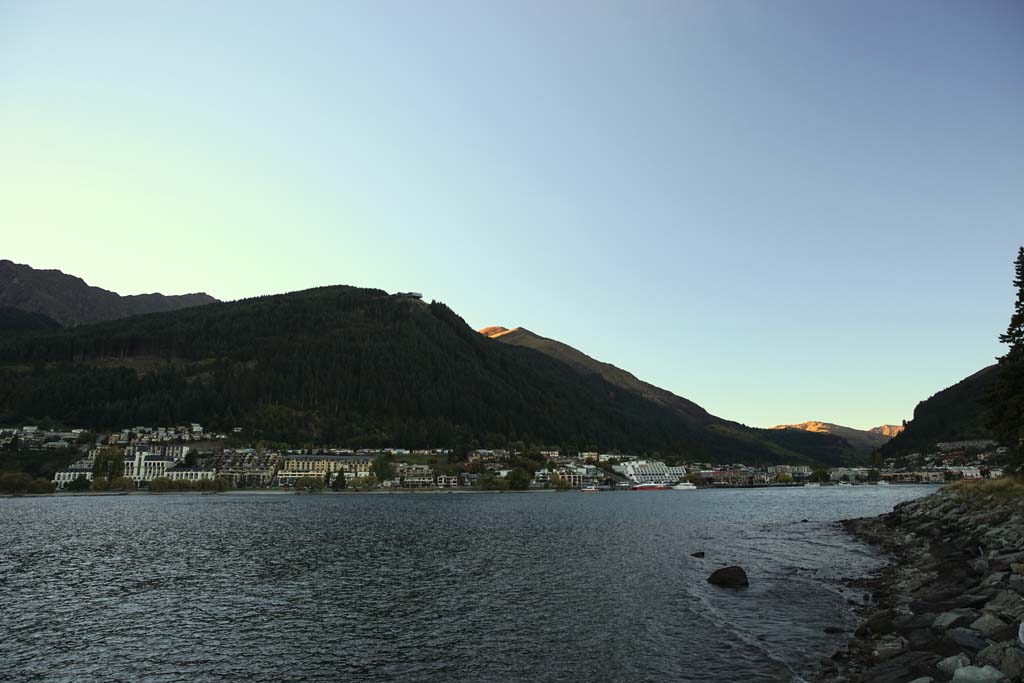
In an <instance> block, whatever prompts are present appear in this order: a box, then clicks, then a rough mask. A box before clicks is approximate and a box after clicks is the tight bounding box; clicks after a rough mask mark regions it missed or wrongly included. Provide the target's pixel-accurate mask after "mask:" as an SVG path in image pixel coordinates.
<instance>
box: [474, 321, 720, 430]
mask: <svg viewBox="0 0 1024 683" xmlns="http://www.w3.org/2000/svg"><path fill="white" fill-rule="evenodd" d="M480 334H482V335H484V336H485V337H488V338H490V339H497V340H499V341H501V342H502V343H504V344H511V345H513V346H523V347H526V348H529V349H535V350H537V351H540V352H541V353H544V354H545V355H548V356H551V357H552V358H557V359H558V360H560V361H562V362H563V363H567V364H568V365H570V366H572V367H573V368H574V369H575V370H576V371H578V372H580V373H582V374H595V375H599V376H601V377H602V378H604V379H605V380H606V381H608V382H609V383H610V384H614V385H615V386H617V387H621V388H622V389H625V390H626V391H629V392H631V393H634V394H636V395H638V396H643V397H644V398H646V399H648V400H650V401H654V402H655V403H658V404H661V405H663V406H666V407H668V408H671V409H672V410H674V411H675V412H677V413H679V414H680V415H681V416H683V417H685V418H687V419H689V420H692V421H693V422H695V423H697V424H702V425H707V424H712V423H714V422H721V421H722V420H720V419H719V418H717V417H715V416H713V415H711V414H710V413H708V411H706V410H704V408H702V407H700V406H699V405H697V404H696V403H694V402H693V401H690V400H688V399H685V398H683V397H682V396H677V395H676V394H673V393H672V392H671V391H666V390H665V389H662V388H660V387H656V386H654V385H653V384H649V383H647V382H644V381H643V380H640V379H637V377H636V376H634V375H633V374H631V373H629V372H626V371H625V370H623V369H621V368H618V367H616V366H614V365H612V364H611V363H604V362H601V361H599V360H595V359H593V358H591V357H590V356H588V355H586V354H585V353H583V352H582V351H578V350H577V349H575V348H573V347H571V346H569V345H568V344H563V343H562V342H560V341H556V340H554V339H549V338H547V337H542V336H540V335H538V334H534V333H533V332H530V331H529V330H528V329H526V328H524V327H517V328H515V329H511V330H509V329H506V328H504V327H485V328H484V329H482V330H480Z"/></svg>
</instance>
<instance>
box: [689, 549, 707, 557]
mask: <svg viewBox="0 0 1024 683" xmlns="http://www.w3.org/2000/svg"><path fill="white" fill-rule="evenodd" d="M690 557H697V558H700V559H703V558H704V551H703V550H701V551H698V552H695V553H690Z"/></svg>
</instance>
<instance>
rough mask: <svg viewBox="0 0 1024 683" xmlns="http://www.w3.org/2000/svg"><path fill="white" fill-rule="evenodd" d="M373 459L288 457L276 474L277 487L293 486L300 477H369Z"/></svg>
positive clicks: (348, 456)
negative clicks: (337, 474) (339, 475)
mask: <svg viewBox="0 0 1024 683" xmlns="http://www.w3.org/2000/svg"><path fill="white" fill-rule="evenodd" d="M372 464H373V458H372V457H371V456H369V455H288V456H286V457H285V458H284V463H283V464H282V466H281V469H280V470H278V472H277V485H278V486H293V485H294V484H295V482H296V481H298V480H299V479H301V478H302V477H320V478H321V479H326V477H327V474H328V473H330V474H331V475H332V478H333V476H334V474H335V473H336V472H344V473H345V477H346V478H361V477H369V476H370V474H371V473H372V470H371V469H370V465H372Z"/></svg>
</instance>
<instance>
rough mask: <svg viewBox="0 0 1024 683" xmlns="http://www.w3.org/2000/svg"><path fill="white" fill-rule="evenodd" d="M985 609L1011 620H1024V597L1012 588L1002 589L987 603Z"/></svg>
mask: <svg viewBox="0 0 1024 683" xmlns="http://www.w3.org/2000/svg"><path fill="white" fill-rule="evenodd" d="M984 609H985V611H986V612H991V613H992V614H995V615H996V616H999V617H1002V618H1004V619H1009V620H1010V621H1022V620H1024V597H1021V596H1020V594H1018V593H1016V592H1015V591H1011V590H1001V591H999V594H998V595H996V597H994V598H992V600H990V601H989V602H988V604H987V605H985V608H984Z"/></svg>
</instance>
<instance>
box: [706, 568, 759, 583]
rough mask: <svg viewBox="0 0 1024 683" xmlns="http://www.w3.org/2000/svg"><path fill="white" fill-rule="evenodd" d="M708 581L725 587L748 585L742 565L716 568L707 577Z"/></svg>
mask: <svg viewBox="0 0 1024 683" xmlns="http://www.w3.org/2000/svg"><path fill="white" fill-rule="evenodd" d="M708 583H710V584H714V585H716V586H725V587H726V588H744V587H746V586H749V585H750V581H748V580H747V572H745V571H744V570H743V567H737V566H732V567H722V568H721V569H716V570H715V571H714V572H713V573H712V574H711V576H709V577H708Z"/></svg>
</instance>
